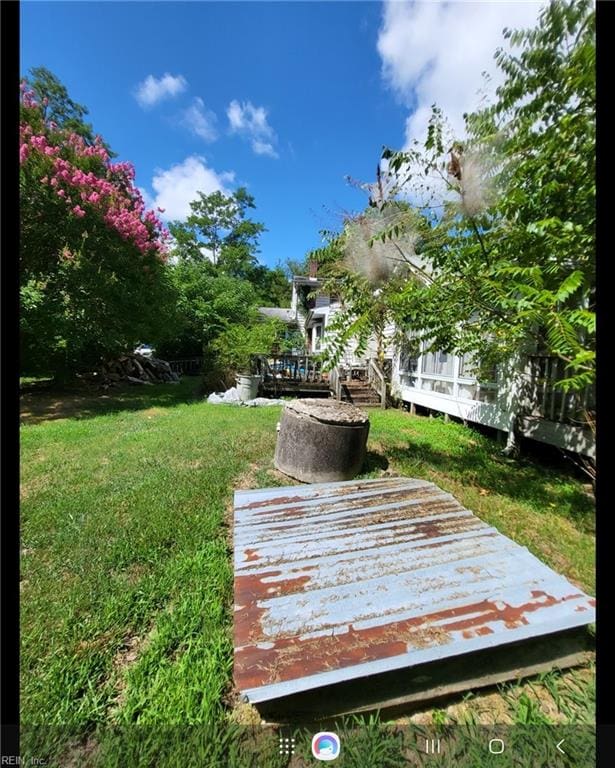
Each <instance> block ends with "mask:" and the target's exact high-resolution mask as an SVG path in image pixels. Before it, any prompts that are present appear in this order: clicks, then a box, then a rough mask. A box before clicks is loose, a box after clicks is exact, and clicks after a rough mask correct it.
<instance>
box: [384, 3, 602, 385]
mask: <svg viewBox="0 0 615 768" xmlns="http://www.w3.org/2000/svg"><path fill="white" fill-rule="evenodd" d="M594 25H595V12H594V8H593V5H592V3H591V2H589V0H571V1H570V2H564V1H563V0H552V2H550V3H549V5H548V6H546V7H545V8H544V9H543V11H542V12H541V14H540V16H539V20H538V24H537V26H536V27H535V28H534V29H526V30H517V31H511V30H504V37H505V39H507V40H508V41H509V43H510V48H509V49H504V48H502V49H499V50H498V51H497V52H496V54H495V61H496V64H497V66H498V67H499V68H500V69H501V70H502V72H503V74H504V81H503V83H502V85H501V86H499V87H498V88H497V90H496V96H495V99H494V101H493V103H492V104H490V105H488V106H485V107H483V108H481V109H479V110H477V111H475V112H473V113H472V114H468V115H466V116H465V122H466V136H464V137H461V139H460V137H455V136H454V135H452V133H451V132H450V131H449V130H448V129H447V124H446V120H445V118H444V115H443V114H442V113H441V111H440V110H439V109H438V108H437V107H434V109H433V114H432V119H431V122H430V126H429V131H428V136H427V140H426V141H425V143H424V144H423V145H419V143H418V142H415V143H414V145H413V146H412V147H411V149H410V150H408V151H404V152H394V151H392V150H385V151H384V153H383V160H384V161H385V162H386V163H387V164H388V170H389V173H391V174H392V175H393V176H394V177H395V178H396V181H397V186H398V187H401V188H402V189H403V191H404V196H405V197H406V199H408V200H409V201H410V202H411V204H412V208H411V209H409V210H408V211H406V212H405V213H404V212H403V211H401V212H399V214H398V215H396V216H395V217H394V220H393V222H392V223H389V224H388V225H386V226H385V227H383V229H382V231H381V232H380V233H378V234H377V235H376V236H375V238H373V240H375V241H380V242H390V243H393V244H395V243H396V242H399V239H400V237H406V238H407V237H408V236H410V237H411V239H412V240H413V241H414V243H415V247H414V256H413V263H414V267H420V266H421V265H422V266H425V265H428V269H427V273H428V274H427V276H425V275H422V276H421V275H420V274H419V273H418V272H417V270H416V269H413V270H411V273H410V278H411V279H408V280H406V282H405V285H404V287H403V289H402V290H400V291H398V292H392V293H391V295H390V303H389V308H390V310H391V312H392V313H393V314H394V316H395V318H396V320H397V322H398V323H399V324H400V326H401V327H404V328H408V329H412V330H414V331H417V332H419V335H421V336H422V338H423V339H424V340H425V341H427V342H429V343H430V344H431V345H432V348H433V347H439V348H440V349H443V350H447V351H449V352H472V353H476V355H477V356H478V357H479V358H481V359H482V360H483V361H484V362H485V365H489V366H490V365H491V364H492V363H494V362H498V361H503V360H504V359H506V358H508V357H510V355H511V354H513V353H514V352H516V351H518V350H519V349H523V350H525V351H527V352H534V353H539V354H549V355H554V356H557V357H558V358H559V359H560V360H561V361H562V362H563V364H564V365H565V368H566V376H565V378H564V379H563V380H562V381H561V382H560V385H561V386H563V387H564V388H569V389H580V388H583V387H584V386H586V385H587V384H590V383H592V382H593V380H594V376H595V365H594V362H595V261H594V257H595V39H594ZM434 202H435V204H434ZM436 204H437V205H436ZM394 206H395V203H394V202H391V201H383V202H380V203H378V204H377V207H379V208H380V210H382V211H383V212H385V213H386V211H390V210H391V209H392V208H393V207H394Z"/></svg>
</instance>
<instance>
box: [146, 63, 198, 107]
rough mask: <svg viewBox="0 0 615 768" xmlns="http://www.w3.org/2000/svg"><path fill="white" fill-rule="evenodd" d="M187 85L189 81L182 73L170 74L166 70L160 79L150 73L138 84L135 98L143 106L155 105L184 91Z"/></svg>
mask: <svg viewBox="0 0 615 768" xmlns="http://www.w3.org/2000/svg"><path fill="white" fill-rule="evenodd" d="M187 87H188V83H187V82H186V79H185V78H184V77H183V76H182V75H170V74H169V73H168V72H165V74H164V75H163V76H162V77H161V78H160V79H158V80H157V79H156V78H155V77H154V76H153V75H148V76H147V77H146V78H145V80H143V82H142V83H139V85H138V86H137V90H136V92H135V98H136V99H137V101H138V102H139V104H140V105H141V106H142V107H144V108H147V107H153V106H154V104H157V103H158V102H159V101H162V100H163V99H166V98H169V97H172V96H177V95H178V94H180V93H183V92H184V91H185V90H186V88H187Z"/></svg>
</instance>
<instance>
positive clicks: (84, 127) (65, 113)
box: [24, 67, 116, 157]
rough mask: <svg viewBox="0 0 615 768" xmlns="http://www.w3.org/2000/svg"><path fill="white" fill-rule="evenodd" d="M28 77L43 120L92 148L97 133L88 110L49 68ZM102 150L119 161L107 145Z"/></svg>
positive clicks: (26, 80) (40, 69)
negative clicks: (73, 96)
mask: <svg viewBox="0 0 615 768" xmlns="http://www.w3.org/2000/svg"><path fill="white" fill-rule="evenodd" d="M29 74H30V76H29V77H26V78H24V81H25V82H26V83H27V85H28V87H29V88H30V89H31V90H32V92H33V93H34V96H35V98H36V101H37V102H38V104H40V105H41V109H42V112H43V119H44V120H45V121H46V122H47V123H51V124H55V125H56V126H58V127H59V128H61V129H65V130H67V131H72V132H73V133H76V134H77V135H78V136H81V138H83V139H84V140H85V141H86V143H88V144H90V145H93V144H94V141H95V135H94V129H93V127H92V125H91V123H88V122H86V121H85V117H86V116H87V115H88V114H89V110H88V108H87V107H85V106H84V105H83V104H79V103H77V102H76V101H73V99H71V97H70V96H69V93H68V90H67V88H66V86H65V85H64V84H63V83H62V82H61V81H60V79H59V78H58V77H57V76H56V75H54V74H53V72H51V71H50V70H49V69H47V68H46V67H32V68H31V69H30V70H29ZM102 146H104V147H105V149H106V150H107V152H108V154H109V157H116V154H115V153H114V152H112V151H111V149H110V147H109V145H108V144H107V143H106V142H102Z"/></svg>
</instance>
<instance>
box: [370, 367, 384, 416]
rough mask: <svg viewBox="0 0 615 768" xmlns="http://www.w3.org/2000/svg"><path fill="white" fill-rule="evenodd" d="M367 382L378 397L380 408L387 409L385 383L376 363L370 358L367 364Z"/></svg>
mask: <svg viewBox="0 0 615 768" xmlns="http://www.w3.org/2000/svg"><path fill="white" fill-rule="evenodd" d="M367 381H368V383H369V385H370V387H371V388H372V389H373V390H375V391H376V392H377V393H378V395H379V396H380V407H381V408H386V407H387V382H386V378H385V375H384V373H383V371H382V370H381V368H380V366H379V365H378V362H377V361H376V360H375V359H374V358H371V359H370V360H368V363H367Z"/></svg>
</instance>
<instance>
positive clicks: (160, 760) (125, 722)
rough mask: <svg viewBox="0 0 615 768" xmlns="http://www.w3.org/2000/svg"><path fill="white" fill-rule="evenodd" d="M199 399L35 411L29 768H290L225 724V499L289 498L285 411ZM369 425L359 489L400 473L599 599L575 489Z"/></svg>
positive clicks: (539, 687) (532, 706)
mask: <svg viewBox="0 0 615 768" xmlns="http://www.w3.org/2000/svg"><path fill="white" fill-rule="evenodd" d="M197 388H198V380H196V379H190V378H185V379H184V380H183V381H182V383H181V384H180V385H179V386H170V385H156V386H152V387H139V388H131V389H129V390H126V391H119V392H117V393H116V394H110V395H109V396H106V397H104V398H101V397H100V396H93V395H91V394H87V393H85V394H84V393H83V392H79V393H72V394H67V395H64V396H62V395H58V394H56V395H53V394H50V393H35V394H29V395H27V396H26V397H25V399H24V403H23V413H24V416H23V425H22V428H21V500H22V503H21V535H22V542H21V573H20V579H21V583H20V587H21V617H20V621H21V637H22V650H21V678H22V690H21V708H22V723H23V724H24V725H25V726H26V730H25V732H24V734H25V735H24V741H25V743H26V744H29V749H30V750H31V751H32V754H40V752H41V750H43V749H44V750H45V754H46V755H47V756H49V757H50V758H51V759H52V761H51V762H50V763H49V764H50V765H55V764H57V765H90V764H91V765H101V766H102V765H104V766H115V765H117V766H120V765H131V766H132V765H144V766H145V765H149V764H152V765H153V764H158V765H165V766H166V765H237V766H240V765H241V766H243V765H254V766H255V768H256V766H257V765H258V766H264V765H271V766H276V765H280V766H281V765H287V764H288V763H287V761H285V760H283V759H282V758H280V757H279V756H278V755H277V742H276V741H275V738H274V735H273V734H271V738H270V739H269V740H265V741H266V743H265V745H264V746H262V747H261V748H262V750H264V751H263V752H262V754H261V756H260V758H259V762H254V763H253V762H251V760H252V758H249V757H248V752H249V750H248V752H246V748H244V747H237V746H234V742H233V744H231V743H230V742H228V739H230V738H231V737H232V727H229V724H232V723H234V722H242V716H243V715H245V713H243V714H242V712H241V707H236V706H235V702H236V700H235V696H234V692H233V689H232V682H231V678H232V642H231V634H230V629H231V621H232V613H231V605H232V562H231V540H230V536H231V534H230V528H229V524H230V521H231V517H232V497H233V491H234V489H235V488H237V487H243V488H249V487H266V486H270V485H280V484H282V481H281V478H280V475H279V474H278V473H276V472H275V471H274V470H273V465H272V457H273V452H274V447H275V440H276V423H277V421H278V419H279V415H280V409H279V407H270V408H242V409H238V408H233V407H229V406H210V405H208V404H207V403H206V402H203V401H202V400H199V399H195V397H194V393H195V390H196V389H197ZM370 420H371V432H370V440H369V444H368V448H369V456H368V464H367V467H366V470H367V471H366V472H365V473H364V475H363V476H365V477H376V476H378V475H379V474H380V473H382V472H383V471H384V470H385V469H387V468H388V469H390V470H392V471H394V472H398V473H400V474H404V475H410V476H413V477H422V478H425V479H428V480H431V481H433V482H435V483H437V484H438V485H439V486H441V487H442V488H443V489H445V490H447V491H450V492H451V493H453V494H454V495H455V496H456V497H457V498H458V499H459V501H460V502H461V503H462V504H464V505H465V506H466V507H468V508H469V509H471V510H473V511H474V512H475V513H476V514H477V515H478V516H479V517H481V518H482V519H483V520H485V521H486V522H488V523H490V524H492V525H495V526H497V528H498V529H499V530H500V531H501V532H502V533H504V534H505V535H507V536H510V537H511V538H512V539H514V540H515V541H517V542H518V543H520V544H522V545H524V546H527V547H528V548H529V549H530V551H532V552H533V553H534V554H535V555H537V556H538V557H540V558H541V559H542V560H544V561H545V562H546V563H547V564H548V565H550V566H551V567H553V568H554V569H555V570H557V571H559V572H561V573H563V574H564V575H565V576H567V577H568V578H569V579H571V580H572V581H573V582H576V583H577V584H579V585H580V586H581V587H582V588H583V589H584V590H586V591H589V592H591V593H593V589H594V528H593V525H594V509H593V503H592V501H591V500H590V499H589V498H588V496H587V495H586V493H585V492H584V489H583V484H582V481H580V480H577V479H574V478H572V477H571V476H570V475H568V474H565V473H564V472H563V471H562V470H561V469H555V468H553V467H547V466H542V465H539V464H537V463H535V462H532V461H529V460H519V461H515V460H510V459H506V458H504V457H503V456H501V454H500V452H499V451H500V448H499V446H497V445H496V443H495V442H494V441H492V440H491V439H490V438H487V437H484V436H482V435H480V434H478V433H477V432H475V431H473V430H471V429H469V428H466V427H463V426H462V425H460V424H456V423H445V422H444V421H443V420H441V419H427V418H424V417H419V416H411V415H409V414H406V413H403V412H401V411H386V412H381V411H379V410H373V411H371V412H370ZM286 484H290V482H287V483H286ZM593 701H594V697H593V670H592V669H590V668H586V669H584V668H581V669H578V670H575V671H569V672H566V673H561V674H550V675H547V676H544V677H543V678H542V679H541V680H538V681H536V680H534V681H529V682H524V683H521V684H518V685H515V686H503V687H500V689H498V690H491V691H488V692H486V693H484V694H479V693H477V694H476V695H475V696H473V697H470V699H468V697H466V699H465V700H463V699H458V700H457V701H453V702H452V703H451V704H450V706H448V707H447V708H446V709H440V710H427V711H425V712H422V713H419V714H417V715H415V716H414V717H413V718H412V722H415V723H439V724H443V723H452V722H458V721H462V722H468V721H472V720H474V721H476V722H494V721H495V722H500V721H505V722H518V723H537V724H540V723H542V724H549V723H553V722H560V721H566V722H570V721H575V722H581V723H583V722H589V723H591V722H592V721H593ZM244 719H245V718H244ZM36 725H39V726H42V725H45V726H46V727H45V728H41V729H40V730H37V729H36V728H34V726H36ZM197 725H198V726H199V734H200V735H199V739H200V742H199V743H201V745H203V744H205V743H207V744H208V746H207V749H205V747H203V749H204V750H205V751H204V752H203V753H202V754H201V753H199V757H198V758H196V757H195V755H196V753H195V752H194V750H193V747H191V750H192V751H186V752H185V756H184V757H182V758H181V759H180V757H179V754H180V751H178V750H180V748H181V746H182V745H185V744H186V743H187V737H185V736H184V735H183V730H182V729H185V728H187V727H189V726H197ZM28 726H29V727H28ZM136 726H139V729H138V733H139V738H138V739H137V737H136V736H134V734H135V733H136V732H137V729H136ZM180 726H181V727H180ZM238 727H239V726H238ZM340 727H347V726H346V725H341V726H340ZM348 727H350V726H348ZM381 727H382V726H381V724H379V723H373V724H372V726H371V728H372V730H371V731H370V730H369V729H365V728H364V729H363V730H362V731H361V733H360V734H358V735H357V736H356V738H357V739H366V738H367V739H370V738H371V736H370V733H371V734H372V735H373V737H374V739H375V741H374V743H375V744H377V743H379V742H378V739H380V738H381V737H382V733H381V731H380V730H379V729H381ZM114 728H115V730H113V729H114ZM165 728H166V729H171V728H173V729H174V730H173V731H172V733H173V734H174V737H173V738H174V739H175V741H174V743H175V746H174V747H173V750H174V751H173V752H169V753H168V754H169V755H171V754H172V755H173V759H172V760H171V759H170V758H168V755H167V758H168V759H165V758H164V756H162V757H161V755H162V754H163V753H162V752H161V751H160V750H164V749H170V747H169V746H168V745H169V744H170V743H171V741H172V739H171V737H170V736H169V734H170V733H171V731H165ZM97 729H98V731H97ZM126 729H128V730H130V729H133V730H132V734H133V735H132V736H131V743H132V744H133V745H134V744H136V742H137V741H139V740H140V741H139V744H140V746H139V747H138V749H137V747H136V746H134V750H136V751H135V752H134V753H133V754H130V755H128V754H127V752H126V749H127V747H126V744H125V743H124V745H123V747H122V750H123V751H122V752H121V753H120V752H119V751H118V748H117V743H116V741H114V740H116V739H121V738H122V733H126V732H127V730H126ZM244 730H245V729H244ZM206 733H207V734H209V736H208V738H207V739H206V738H205V736H204V734H206ZM71 734H72V735H71ZM229 734H230V735H229ZM69 735H70V736H71V739H72V741H73V746H69V745H68V740H69ZM178 736H179V741H178ZM391 738H393V736H391ZM43 742H44V744H45V746H44V747H43V746H42V744H43ZM214 743H215V745H216V747H215V748H213V747H212V746H211V745H212V744H214ZM352 743H353V742H352V739H349V741H348V745H349V746H348V749H347V750H346V751H345V753H344V755H343V759H342V758H341V759H340V760H339V761H337V763H336V764H337V765H340V766H341V765H344V766H356V767H357V768H358V766H360V765H366V767H367V766H368V765H369V766H375V765H382V766H385V765H394V764H399V763H394V762H389V763H387V762H377V761H376V762H371V763H367V762H364V757H355V758H353V756H352V755H353V754H354V753H353V750H352V748H351V744H352ZM357 743H359V742H357ZM370 743H371V742H370ZM163 745H166V746H163ZM131 748H132V747H131ZM361 749H362V752H363V754H364V755H365V754H367V752H369V750H368V748H367V746H366V747H365V749H363V748H361ZM361 749H359V750H358V751H359V752H361ZM148 750H149V751H148ZM242 750H243V751H242ZM366 750H367V752H366ZM382 754H383V755H384V754H388V753H386V750H385V751H383V752H382ZM139 755H140V757H139ZM153 755H155V758H154V757H153ZM148 756H149V757H148ZM191 756H192V757H191ZM193 759H194V761H193V762H191V761H192V760H193ZM297 759H298V758H297ZM378 759H380V758H378ZM387 759H388V758H387ZM54 760H55V762H53V761H54ZM169 760H170V761H169ZM362 760H363V762H362ZM383 760H384V758H383ZM152 761H153V762H152ZM292 764H293V765H295V764H296V765H303V764H304V763H301V762H296V763H292ZM305 764H316V761H311V760H308V761H306V762H305Z"/></svg>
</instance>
